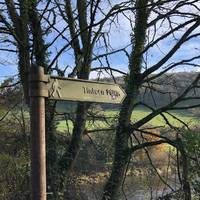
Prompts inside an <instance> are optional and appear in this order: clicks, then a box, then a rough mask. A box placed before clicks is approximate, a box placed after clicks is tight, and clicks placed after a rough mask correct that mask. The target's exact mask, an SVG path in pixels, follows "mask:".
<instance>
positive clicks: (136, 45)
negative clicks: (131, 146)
mask: <svg viewBox="0 0 200 200" xmlns="http://www.w3.org/2000/svg"><path fill="white" fill-rule="evenodd" d="M147 3H148V0H137V1H136V7H137V13H136V19H135V29H134V38H132V42H133V45H132V53H131V55H130V60H129V70H130V74H129V76H128V80H127V83H126V93H127V96H126V98H125V100H124V102H123V105H122V108H121V111H120V116H119V122H118V128H117V132H116V138H115V157H114V162H113V167H112V173H111V176H110V178H109V180H108V182H107V183H106V185H105V188H104V193H103V197H102V200H116V199H118V197H117V193H118V192H119V188H120V187H121V184H122V180H123V177H124V175H125V169H126V167H127V163H128V158H129V154H128V139H129V134H128V127H129V123H130V118H131V114H132V110H133V105H134V103H135V99H136V97H137V96H138V93H139V91H138V89H139V87H140V82H141V80H140V74H141V65H142V58H143V57H142V51H143V49H144V45H145V36H146V29H147V18H148V9H147Z"/></svg>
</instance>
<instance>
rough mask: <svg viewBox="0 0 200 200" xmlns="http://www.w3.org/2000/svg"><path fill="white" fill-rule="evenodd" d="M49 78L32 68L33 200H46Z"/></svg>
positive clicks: (30, 90) (37, 68)
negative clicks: (46, 130)
mask: <svg viewBox="0 0 200 200" xmlns="http://www.w3.org/2000/svg"><path fill="white" fill-rule="evenodd" d="M47 82H48V76H47V75H45V74H44V68H43V67H38V66H32V67H31V71H30V86H29V87H30V88H29V96H30V129H31V130H30V132H31V189H32V200H46V145H45V97H48V91H47V89H46V83H47Z"/></svg>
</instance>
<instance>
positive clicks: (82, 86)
mask: <svg viewBox="0 0 200 200" xmlns="http://www.w3.org/2000/svg"><path fill="white" fill-rule="evenodd" d="M29 96H30V129H31V186H32V200H46V143H45V98H49V99H53V100H71V101H82V102H99V103H113V104H119V103H122V102H123V100H124V98H125V96H126V93H125V92H124V90H123V89H122V88H121V86H119V85H117V84H111V83H104V82H96V81H87V80H80V79H69V78H61V77H50V76H48V75H46V74H44V68H43V67H38V66H32V68H31V71H30V82H29Z"/></svg>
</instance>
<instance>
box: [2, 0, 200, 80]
mask: <svg viewBox="0 0 200 200" xmlns="http://www.w3.org/2000/svg"><path fill="white" fill-rule="evenodd" d="M120 2H122V1H119V0H118V1H116V0H115V1H113V3H114V4H117V3H120ZM101 6H102V7H101V8H102V12H107V10H108V9H109V8H108V7H109V5H108V4H105V1H104V3H102V5H101ZM182 12H191V13H196V12H197V10H196V9H195V8H194V7H191V6H186V7H185V8H184V9H182ZM127 16H128V17H129V18H130V17H131V18H133V14H132V13H131V12H126V16H125V15H123V14H120V15H118V18H117V22H118V23H115V24H114V23H113V25H112V26H111V27H110V24H109V23H107V24H106V26H105V28H104V29H103V31H104V32H106V31H108V30H110V36H109V38H107V39H108V40H109V43H110V45H111V46H112V48H113V49H120V48H122V47H124V46H127V45H129V44H130V35H131V32H132V27H133V26H134V20H133V22H132V24H130V21H129V20H128V19H127ZM156 16H157V15H156V14H155V13H154V14H152V15H151V16H150V18H149V22H150V21H151V20H153V19H154V17H156ZM101 17H102V15H101V14H99V15H98V16H97V19H96V20H97V21H98V20H99V19H100V18H101ZM181 20H187V19H185V18H184V19H181ZM172 21H173V23H172V26H176V25H177V24H178V23H180V22H181V21H180V18H179V17H173V18H172ZM131 25H132V26H131ZM43 26H46V24H45V23H43ZM56 26H57V28H58V29H60V30H61V29H63V28H64V27H65V26H66V23H64V22H63V21H62V20H61V19H58V20H57V24H56ZM187 28H188V27H186V28H184V30H182V31H179V32H176V33H175V35H174V36H175V38H173V37H172V36H170V37H168V38H165V39H164V40H162V41H161V42H159V43H158V44H157V45H155V46H154V47H153V48H151V49H150V50H149V51H148V53H147V54H146V55H145V58H144V59H145V61H146V62H147V63H148V66H152V65H154V64H156V63H157V62H158V61H159V60H160V59H161V58H162V57H164V56H165V55H166V53H167V52H168V51H169V50H170V48H172V47H173V45H174V44H175V43H176V42H177V40H178V39H179V38H180V37H181V35H182V34H183V33H184V31H185V30H186V29H187ZM156 29H157V33H156V35H155V37H159V36H161V35H162V34H164V33H165V32H166V31H168V29H169V24H168V22H167V21H162V22H159V23H158V25H157V27H156ZM195 31H196V33H198V32H200V28H197V29H196V30H195ZM153 32H154V29H150V30H149V37H148V39H149V40H151V38H152V37H153V36H154V34H153ZM194 33H195V32H194ZM55 35H56V32H55V31H52V32H51V33H50V34H49V35H48V36H47V37H46V38H45V41H46V42H47V43H48V42H50V41H51V40H52V38H54V37H55ZM65 36H67V35H66V34H65ZM102 42H103V40H102V39H101V40H100V43H101V44H102ZM199 42H200V41H199V37H196V38H194V39H192V40H191V41H189V42H187V43H185V44H184V45H183V46H182V47H181V48H180V49H179V50H178V51H177V53H176V54H175V55H174V56H173V57H172V58H171V59H170V61H169V62H167V63H166V66H167V65H168V64H170V63H173V62H177V61H178V60H181V59H188V58H191V57H193V56H195V55H199V54H200V48H199ZM65 43H66V41H65V40H63V39H59V40H57V42H56V43H55V44H54V46H52V47H51V48H50V49H49V52H51V54H50V56H49V60H50V61H51V60H52V59H53V58H54V56H55V55H56V52H58V50H59V49H60V48H62V46H63V44H65ZM0 45H1V46H0V49H1V48H3V47H4V44H2V43H0ZM11 48H13V47H11ZM127 51H128V52H129V53H130V51H131V47H128V48H127ZM94 52H95V53H96V54H98V53H99V54H101V53H104V52H105V49H103V48H102V47H101V48H100V45H99V43H98V44H97V46H96V48H95V49H94ZM17 62H18V59H17V55H16V54H14V53H11V52H2V51H0V82H2V81H3V80H4V79H5V78H8V77H10V76H16V75H17V74H18V70H17ZM109 62H110V66H111V67H113V68H116V69H119V70H121V71H123V72H128V57H127V56H126V55H125V54H124V53H122V52H120V53H116V54H115V55H112V56H110V57H109ZM102 63H103V64H104V65H105V66H106V62H105V60H103V61H102ZM194 63H196V64H198V61H196V62H194ZM58 65H59V66H60V67H61V68H65V67H66V66H70V67H69V68H68V70H67V72H70V71H71V69H72V68H73V67H74V65H75V64H74V56H73V51H72V49H69V50H68V51H66V52H65V53H64V54H62V56H61V57H60V58H59V60H58ZM99 66H100V63H99V62H97V61H95V62H94V63H93V67H99ZM194 70H196V71H199V69H198V67H196V68H193V67H188V66H185V67H183V66H181V68H177V69H175V70H174V72H178V71H194ZM96 75H97V74H96V73H91V78H94V77H95V76H96ZM115 75H118V76H119V75H120V74H115ZM66 76H67V74H66ZM104 76H107V74H106V73H104Z"/></svg>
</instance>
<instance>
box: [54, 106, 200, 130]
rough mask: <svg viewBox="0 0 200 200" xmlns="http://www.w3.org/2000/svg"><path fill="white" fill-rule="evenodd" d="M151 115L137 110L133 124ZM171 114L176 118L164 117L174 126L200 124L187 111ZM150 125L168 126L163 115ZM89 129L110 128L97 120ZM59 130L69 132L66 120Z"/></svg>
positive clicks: (112, 113)
mask: <svg viewBox="0 0 200 200" xmlns="http://www.w3.org/2000/svg"><path fill="white" fill-rule="evenodd" d="M150 113H151V112H150V111H149V110H146V109H143V108H140V109H136V110H134V112H133V113H132V117H131V119H132V121H133V122H136V121H138V120H140V119H142V118H144V117H145V116H147V115H148V114H150ZM102 114H103V115H104V116H107V117H115V116H117V115H118V111H116V110H108V111H105V112H102ZM171 114H172V115H174V116H175V118H174V117H172V116H170V115H168V114H164V115H165V117H166V118H167V119H168V121H169V122H170V124H172V125H173V126H177V127H180V126H182V125H183V124H182V123H181V122H180V121H178V120H177V119H176V118H178V119H180V120H181V121H183V122H184V123H186V124H188V125H196V124H198V123H199V122H200V120H199V119H198V118H196V117H194V116H193V115H192V114H191V113H189V112H187V111H184V112H183V111H181V112H171ZM108 121H109V120H108ZM148 124H150V125H152V126H165V127H167V126H168V125H167V124H166V122H165V120H164V119H163V117H162V116H161V115H158V116H156V117H155V118H153V119H152V120H151V121H149V123H148ZM72 127H73V125H72V122H70V121H69V122H68V129H69V130H70V131H71V129H72ZM87 127H88V129H97V128H106V127H108V124H107V123H106V122H104V121H100V120H96V121H95V122H93V121H88V122H87ZM57 128H58V130H59V131H61V132H63V131H66V130H67V125H66V121H65V120H61V121H59V122H58V126H57Z"/></svg>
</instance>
